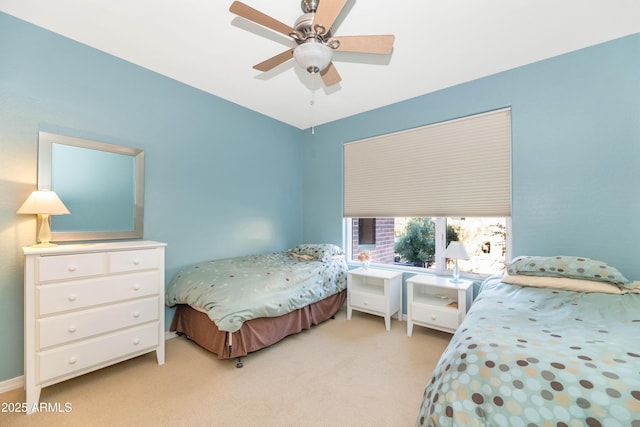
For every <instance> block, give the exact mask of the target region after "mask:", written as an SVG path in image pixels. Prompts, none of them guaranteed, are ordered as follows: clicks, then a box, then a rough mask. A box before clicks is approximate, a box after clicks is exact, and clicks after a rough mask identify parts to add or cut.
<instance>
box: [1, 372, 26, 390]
mask: <svg viewBox="0 0 640 427" xmlns="http://www.w3.org/2000/svg"><path fill="white" fill-rule="evenodd" d="M17 388H24V375H20V376H19V377H15V378H11V379H9V380H6V381H2V382H0V393H6V392H8V391H11V390H15V389H17Z"/></svg>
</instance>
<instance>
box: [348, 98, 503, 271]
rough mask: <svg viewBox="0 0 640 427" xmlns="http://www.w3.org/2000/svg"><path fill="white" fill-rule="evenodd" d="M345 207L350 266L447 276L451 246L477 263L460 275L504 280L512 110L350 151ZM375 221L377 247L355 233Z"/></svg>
mask: <svg viewBox="0 0 640 427" xmlns="http://www.w3.org/2000/svg"><path fill="white" fill-rule="evenodd" d="M343 194H344V207H343V216H344V217H345V218H347V220H346V224H347V227H346V228H347V235H346V236H347V237H346V239H345V240H346V241H347V250H348V251H350V255H351V259H352V260H353V259H357V255H358V253H359V252H360V251H361V250H363V249H365V250H368V251H369V252H370V253H371V256H372V262H373V263H374V264H375V263H382V264H394V265H402V266H404V267H405V268H417V269H429V270H432V271H434V272H436V273H439V274H442V273H445V272H447V271H448V270H450V268H451V267H452V265H453V263H452V262H450V261H448V260H445V259H444V258H443V256H442V254H443V253H444V251H445V249H446V247H447V243H448V242H450V241H453V240H459V241H462V242H463V243H464V244H465V247H466V249H467V252H468V253H469V255H470V259H469V260H459V262H458V265H459V267H460V270H461V272H463V273H465V272H466V273H467V275H478V276H485V275H488V274H492V273H500V272H502V270H503V268H504V264H505V259H507V257H508V256H509V248H510V245H509V235H510V220H509V218H510V216H511V109H510V108H504V109H500V110H495V111H490V112H486V113H481V114H476V115H473V116H468V117H462V118H457V119H453V120H449V121H445V122H440V123H434V124H430V125H427V126H423V127H420V128H415V129H409V130H406V131H402V132H396V133H392V134H387V135H381V136H376V137H373V138H368V139H364V140H360V141H353V142H348V143H346V144H344V191H343ZM361 218H376V220H375V230H374V232H375V245H372V246H370V247H363V246H362V244H361V242H360V240H355V237H354V236H359V235H357V234H354V229H355V228H359V225H360V219H361Z"/></svg>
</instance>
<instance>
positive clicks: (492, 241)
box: [347, 217, 510, 278]
mask: <svg viewBox="0 0 640 427" xmlns="http://www.w3.org/2000/svg"><path fill="white" fill-rule="evenodd" d="M361 220H362V219H359V218H349V219H347V224H348V226H347V228H348V229H349V228H351V229H352V232H351V233H349V234H348V235H349V236H351V239H349V241H348V242H347V252H348V254H349V256H350V258H349V259H350V260H351V261H353V262H358V254H359V253H360V252H362V251H363V250H367V251H369V253H370V254H371V262H372V263H373V264H382V265H393V266H396V267H398V268H407V269H416V270H417V271H420V270H422V269H426V270H427V271H429V272H433V273H436V274H450V273H451V271H452V270H453V265H454V262H453V260H445V259H443V258H442V254H443V253H444V251H445V249H446V247H447V246H448V244H449V242H451V241H454V240H455V241H460V242H462V243H463V244H464V245H465V248H466V250H467V253H468V254H469V257H470V259H469V260H459V261H458V267H459V269H460V272H461V273H462V275H463V276H466V277H473V278H482V277H486V276H488V275H491V274H501V273H503V272H504V268H505V265H506V264H505V263H506V261H507V259H508V258H507V253H508V231H509V228H510V227H509V220H508V218H504V217H486V218H444V217H437V218H429V217H414V218H376V221H375V224H376V231H375V232H376V235H378V236H379V238H378V239H377V243H376V244H375V245H373V246H370V245H362V244H361V242H360V241H359V239H358V235H357V234H356V233H355V229H356V228H358V227H359V223H360V221H361Z"/></svg>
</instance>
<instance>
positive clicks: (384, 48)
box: [329, 35, 395, 55]
mask: <svg viewBox="0 0 640 427" xmlns="http://www.w3.org/2000/svg"><path fill="white" fill-rule="evenodd" d="M332 40H338V41H339V42H340V46H339V47H337V48H336V49H335V50H337V51H340V52H361V53H378V54H382V55H386V54H389V53H391V51H392V50H393V42H394V40H395V36H393V35H383V36H344V37H334V38H332V39H331V40H329V43H331V41H332Z"/></svg>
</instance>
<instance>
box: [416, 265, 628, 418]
mask: <svg viewBox="0 0 640 427" xmlns="http://www.w3.org/2000/svg"><path fill="white" fill-rule="evenodd" d="M416 426H496V427H500V426H505V427H535V426H545V427H546V426H554V427H555V426H557V427H561V426H568V427H577V426H580V427H582V426H602V427H618V426H631V427H640V294H631V293H628V294H623V295H617V294H605V293H583V292H572V291H564V290H556V289H545V288H532V287H528V286H514V285H509V284H506V283H502V282H501V281H500V278H495V277H494V278H490V279H487V280H486V281H485V282H484V283H483V285H482V290H481V292H480V294H479V296H478V298H477V299H476V301H475V302H474V304H473V306H472V308H471V310H470V311H469V313H468V314H467V317H466V318H465V320H464V322H463V324H462V325H461V327H460V328H459V329H458V331H457V333H456V334H455V335H454V336H453V338H452V341H451V342H450V344H449V346H448V347H447V349H446V350H445V352H444V353H443V355H442V357H441V359H440V361H439V363H438V365H437V367H436V369H435V371H434V372H433V376H432V378H431V379H430V381H429V382H428V384H427V386H426V388H425V391H424V396H423V402H422V404H421V406H420V409H419V414H418V417H417V420H416Z"/></svg>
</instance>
